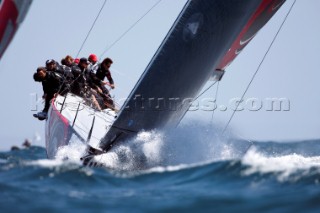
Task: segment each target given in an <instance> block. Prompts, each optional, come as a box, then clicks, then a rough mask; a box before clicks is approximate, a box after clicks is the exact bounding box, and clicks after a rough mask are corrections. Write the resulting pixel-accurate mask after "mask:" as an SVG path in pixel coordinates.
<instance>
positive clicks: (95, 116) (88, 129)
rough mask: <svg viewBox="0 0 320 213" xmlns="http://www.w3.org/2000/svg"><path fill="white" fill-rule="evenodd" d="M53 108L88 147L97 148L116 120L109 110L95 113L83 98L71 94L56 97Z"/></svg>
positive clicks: (113, 112)
mask: <svg viewBox="0 0 320 213" xmlns="http://www.w3.org/2000/svg"><path fill="white" fill-rule="evenodd" d="M54 105H55V108H56V109H57V110H58V111H59V112H60V113H61V115H62V116H63V117H65V118H66V119H67V120H68V122H69V124H70V126H71V127H72V128H73V130H74V131H75V132H76V133H77V134H78V135H79V136H80V137H81V138H82V139H84V140H85V141H87V140H88V139H89V140H88V142H89V143H90V145H92V146H94V147H97V146H98V144H99V142H100V139H101V138H102V137H103V136H104V135H105V134H106V132H107V131H108V130H109V128H110V126H111V125H112V124H113V122H114V120H115V118H116V112H115V111H113V110H111V109H105V110H103V111H97V110H95V109H93V108H92V107H90V106H89V105H88V104H87V103H86V102H85V100H84V99H83V98H81V97H79V96H75V95H73V94H67V95H66V97H64V96H60V95H59V96H57V97H56V99H55V101H54Z"/></svg>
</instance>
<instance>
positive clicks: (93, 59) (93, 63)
mask: <svg viewBox="0 0 320 213" xmlns="http://www.w3.org/2000/svg"><path fill="white" fill-rule="evenodd" d="M88 61H89V62H90V69H91V70H92V72H93V73H96V72H97V70H98V67H99V63H98V57H97V55H95V54H90V55H89V57H88Z"/></svg>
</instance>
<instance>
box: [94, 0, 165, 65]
mask: <svg viewBox="0 0 320 213" xmlns="http://www.w3.org/2000/svg"><path fill="white" fill-rule="evenodd" d="M161 1H162V0H159V1H157V2H156V3H155V4H154V5H153V6H152V7H151V8H150V9H149V10H148V11H147V12H146V13H145V14H143V15H142V16H141V17H140V18H139V19H138V20H137V21H136V22H135V23H134V24H133V25H131V26H130V27H129V28H128V29H127V30H126V31H125V32H124V33H123V34H122V35H121V36H119V38H118V39H116V40H115V41H114V42H113V43H112V44H111V45H110V46H107V47H106V48H105V50H104V51H103V52H102V54H101V55H100V56H99V60H100V59H101V58H102V56H104V54H106V52H107V51H109V50H110V49H111V48H112V47H113V46H114V45H116V44H117V43H118V42H119V41H120V40H121V39H122V38H123V37H124V36H125V35H126V34H127V33H128V32H129V31H130V30H132V29H133V28H134V27H135V26H136V25H137V24H138V23H139V22H140V21H141V20H142V19H143V18H144V17H145V16H146V15H148V14H149V13H150V12H151V11H152V10H153V9H154V8H155V7H156V6H158V4H159V3H160V2H161Z"/></svg>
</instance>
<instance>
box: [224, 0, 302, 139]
mask: <svg viewBox="0 0 320 213" xmlns="http://www.w3.org/2000/svg"><path fill="white" fill-rule="evenodd" d="M296 1H297V0H294V2H293V4H292V5H291V7H290V10H289V12H288V13H287V15H286V17H285V19H284V20H283V22H282V24H281V26H280V28H279V30H278V31H277V33H276V35H275V36H274V38H273V40H272V42H271V44H270V45H269V48H268V50H267V52H266V53H265V55H264V56H263V58H262V61H261V62H260V64H259V66H258V68H257V70H256V71H255V73H254V74H253V76H252V78H251V80H250V82H249V84H248V85H247V88H246V90H245V91H244V93H243V95H242V97H241V99H240V101H239V102H238V104H237V106H236V108H235V110H234V111H233V113H232V115H231V117H230V119H229V121H228V123H227V124H226V126H225V128H224V129H223V131H222V134H224V133H225V132H226V130H227V128H228V127H229V125H230V123H231V121H232V119H233V117H234V115H235V113H236V112H237V109H238V107H239V105H240V104H241V102H242V101H243V98H244V96H245V95H246V93H247V92H248V90H249V88H250V86H251V84H252V82H253V81H254V79H255V77H256V75H257V74H258V72H259V71H260V68H261V66H262V64H263V62H264V61H265V59H266V57H267V55H268V54H269V52H270V50H271V48H272V46H273V44H274V43H275V41H276V39H277V38H278V35H279V34H280V31H281V29H282V28H283V26H284V24H285V22H286V21H287V19H288V17H289V15H290V13H291V11H292V9H293V7H294V5H295V3H296Z"/></svg>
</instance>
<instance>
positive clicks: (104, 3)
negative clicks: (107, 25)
mask: <svg viewBox="0 0 320 213" xmlns="http://www.w3.org/2000/svg"><path fill="white" fill-rule="evenodd" d="M107 1H108V0H105V1H104V2H103V5H102V6H101V8H100V11H99V13H98V15H97V17H96V18H95V20H94V22H93V23H92V25H91V28H90V30H89V32H88V33H87V36H86V38H85V39H84V41H83V43H82V45H81V47H80V49H79V51H78V53H77V56H76V58H78V57H79V54H80V52H81V50H82V48H83V46H84V44H85V43H86V41H87V39H88V38H89V36H90V33H91V31H92V29H93V27H94V25H95V24H96V22H97V20H98V18H99V16H100V14H101V12H102V10H103V8H104V6H105V5H106V3H107Z"/></svg>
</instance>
